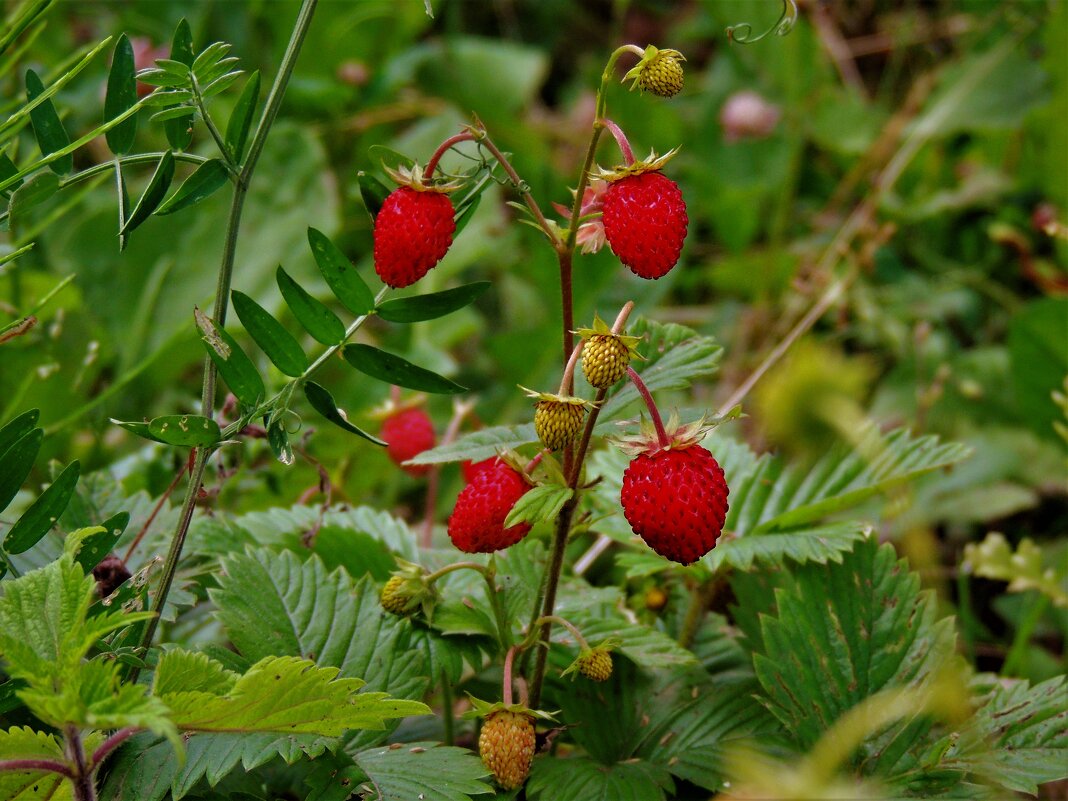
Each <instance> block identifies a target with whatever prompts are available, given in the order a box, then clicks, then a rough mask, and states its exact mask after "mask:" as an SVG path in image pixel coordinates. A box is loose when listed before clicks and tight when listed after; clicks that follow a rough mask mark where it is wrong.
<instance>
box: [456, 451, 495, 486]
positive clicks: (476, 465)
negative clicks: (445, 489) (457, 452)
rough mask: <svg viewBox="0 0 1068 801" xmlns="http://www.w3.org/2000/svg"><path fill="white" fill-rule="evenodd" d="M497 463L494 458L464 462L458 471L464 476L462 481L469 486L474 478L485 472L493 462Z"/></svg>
mask: <svg viewBox="0 0 1068 801" xmlns="http://www.w3.org/2000/svg"><path fill="white" fill-rule="evenodd" d="M496 461H497V457H496V456H491V457H490V458H488V459H483V460H482V461H481V462H472V461H466V462H463V463H462V464H461V465H460V470H461V471H462V472H463V474H464V481H465V482H466V483H468V484H470V483H471V482H472V481H474V480H475V476H477V475H478V474H479V473H481V472H482V471H483V470H485V469H486V468H487V467H491V466H492V465H493V463H494V462H496Z"/></svg>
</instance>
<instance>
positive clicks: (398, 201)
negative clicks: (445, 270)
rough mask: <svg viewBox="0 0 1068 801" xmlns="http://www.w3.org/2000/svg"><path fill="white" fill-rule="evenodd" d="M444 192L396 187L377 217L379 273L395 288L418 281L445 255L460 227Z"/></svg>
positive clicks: (376, 246) (376, 242) (375, 236)
mask: <svg viewBox="0 0 1068 801" xmlns="http://www.w3.org/2000/svg"><path fill="white" fill-rule="evenodd" d="M454 211H455V210H454V209H453V206H452V201H451V200H449V196H448V195H446V194H445V193H444V192H435V191H432V190H426V191H422V192H420V191H418V190H415V189H412V188H411V187H410V186H401V187H398V188H397V189H395V190H393V192H391V193H390V195H389V197H387V198H386V200H385V202H384V203H383V204H382V208H381V209H380V210H379V212H378V216H376V217H375V230H374V239H375V248H374V252H375V272H376V273H378V277H379V278H381V279H382V281H383V282H385V283H386V284H388V285H389V286H391V287H394V288H400V287H405V286H409V285H410V284H414V283H415V282H416V281H418V280H419V279H420V278H422V277H423V276H424V275H426V274H427V271H428V270H430V268H431V267H433V266H434V265H436V264H437V263H438V262H439V261H441V260H442V258H443V257H444V256H445V254H446V252H448V250H449V245H451V244H452V235H453V232H454V231H455V230H456V222H455V220H454V219H453V213H454Z"/></svg>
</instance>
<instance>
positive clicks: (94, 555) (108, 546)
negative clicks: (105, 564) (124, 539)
mask: <svg viewBox="0 0 1068 801" xmlns="http://www.w3.org/2000/svg"><path fill="white" fill-rule="evenodd" d="M128 525H130V513H129V512H118V513H117V514H114V515H112V516H111V517H109V518H108V519H107V520H105V521H104V522H103V523H101V524H100V529H101V530H100V531H97V532H96V533H94V534H90V535H88V536H86V537H85V538H83V539H82V542H81V547H80V548H79V549H78V554H77V556H75V557H74V561H76V562H77V563H78V564H80V565H81V566H82V570H84V571H85V572H86V573H90V572H92V570H93V568H94V567H96V566H97V565H98V564H100V561H101V560H102V559H103V558H104V557H105V556H107V555H108V554H109V553H111V552H112V551H113V550H114V549H115V545H116V543H118V541H119V537H121V536H122V533H123V532H124V531H126V527H127V526H128Z"/></svg>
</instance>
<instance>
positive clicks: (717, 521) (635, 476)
mask: <svg viewBox="0 0 1068 801" xmlns="http://www.w3.org/2000/svg"><path fill="white" fill-rule="evenodd" d="M727 493H728V489H727V482H726V480H725V479H724V477H723V469H722V468H721V467H720V466H719V463H718V462H717V461H716V460H715V458H714V457H713V456H712V454H711V453H709V452H708V451H707V450H705V449H704V448H702V447H701V446H700V445H690V446H689V447H683V448H677V449H676V448H668V449H666V450H660V449H653V450H650V451H649V452H646V453H641V454H639V455H638V456H636V457H635V458H634V459H632V460H631V463H630V465H629V466H628V467H627V469H626V471H625V472H624V473H623V491H622V493H621V495H620V501H621V503H622V504H623V514H624V515H625V516H626V518H627V522H628V523H630V527H631V528H632V529H633V530H634V533H635V534H637V535H638V536H640V537H641V538H642V539H643V540H645V542H646V543H647V544H648V545H649V547H650V548H652V549H653V550H654V551H656V552H657V553H658V554H660V555H661V556H663V557H665V558H667V559H671V560H672V561H675V562H679V563H680V564H684V565H688V564H690V563H692V562H696V561H697V560H698V559H700V558H701V557H702V556H704V555H705V554H706V553H708V552H709V551H710V550H712V547H713V546H714V545H715V544H716V540H717V539H718V538H719V535H720V532H722V531H723V521H724V520H725V519H726V517H727Z"/></svg>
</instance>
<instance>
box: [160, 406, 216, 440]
mask: <svg viewBox="0 0 1068 801" xmlns="http://www.w3.org/2000/svg"><path fill="white" fill-rule="evenodd" d="M148 433H149V434H151V435H152V436H153V437H155V438H156V439H158V440H159V441H160V442H165V443H167V444H168V445H182V446H189V447H193V446H197V445H214V444H215V443H216V442H218V441H219V439H220V438H221V436H222V432H221V431H220V430H219V424H218V423H216V422H215V421H214V420H212V419H211V418H210V417H203V416H201V415H199V414H167V415H163V416H162V417H155V418H153V419H152V420H150V421H149V423H148Z"/></svg>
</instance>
